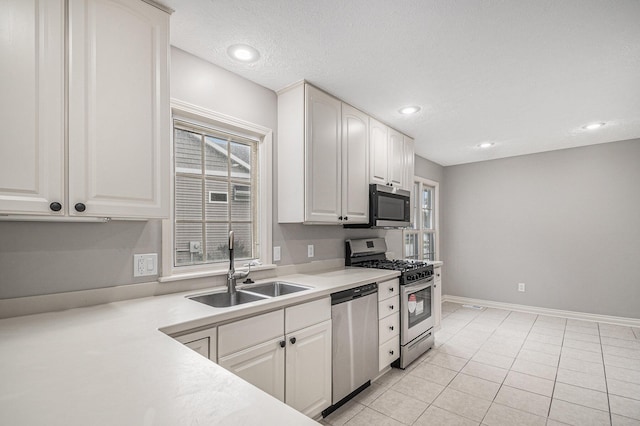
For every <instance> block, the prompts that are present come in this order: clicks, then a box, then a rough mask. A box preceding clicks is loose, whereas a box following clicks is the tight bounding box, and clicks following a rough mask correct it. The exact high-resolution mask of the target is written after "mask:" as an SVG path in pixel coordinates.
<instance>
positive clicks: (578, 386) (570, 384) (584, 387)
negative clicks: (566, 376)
mask: <svg viewBox="0 0 640 426" xmlns="http://www.w3.org/2000/svg"><path fill="white" fill-rule="evenodd" d="M576 373H580V371H576ZM583 374H588V373H583ZM556 382H558V383H563V384H565V385H569V386H574V387H576V388H581V389H587V390H592V391H596V392H601V393H608V390H607V391H601V390H598V389H594V388H588V387H586V386H580V385H576V384H575V383H567V382H563V381H562V380H558V379H557V378H556ZM554 387H555V385H554ZM605 389H607V387H606V380H605Z"/></svg>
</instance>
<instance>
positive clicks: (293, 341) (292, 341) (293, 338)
mask: <svg viewBox="0 0 640 426" xmlns="http://www.w3.org/2000/svg"><path fill="white" fill-rule="evenodd" d="M289 341H290V342H291V344H292V345H295V344H296V338H295V337H292V338H291V339H289Z"/></svg>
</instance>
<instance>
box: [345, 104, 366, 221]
mask: <svg viewBox="0 0 640 426" xmlns="http://www.w3.org/2000/svg"><path fill="white" fill-rule="evenodd" d="M368 188H369V117H368V116H367V115H366V114H364V113H363V112H361V111H358V110H357V109H355V108H353V107H352V106H350V105H347V104H342V217H343V221H344V223H367V222H369V190H368Z"/></svg>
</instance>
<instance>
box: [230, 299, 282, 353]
mask: <svg viewBox="0 0 640 426" xmlns="http://www.w3.org/2000/svg"><path fill="white" fill-rule="evenodd" d="M283 335H284V310H283V309H280V310H279V311H274V312H269V313H268V314H262V315H258V316H255V317H251V318H247V319H243V320H240V321H236V322H232V323H231V324H226V325H221V326H220V327H218V356H219V357H223V356H226V355H229V354H232V353H235V352H238V351H240V350H242V349H246V348H248V347H250V346H255V345H258V344H260V343H264V342H267V341H269V340H273V339H276V338H278V337H281V336H283Z"/></svg>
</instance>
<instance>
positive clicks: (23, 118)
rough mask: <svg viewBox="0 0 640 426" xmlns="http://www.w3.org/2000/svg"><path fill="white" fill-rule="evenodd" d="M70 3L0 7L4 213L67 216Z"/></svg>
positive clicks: (44, 0)
mask: <svg viewBox="0 0 640 426" xmlns="http://www.w3.org/2000/svg"><path fill="white" fill-rule="evenodd" d="M64 3H65V2H64V0H58V1H56V0H41V1H38V0H8V1H3V2H2V4H1V5H0V28H2V30H0V31H1V34H2V35H1V36H0V37H1V38H2V42H1V43H0V57H2V60H0V87H1V88H2V89H1V90H0V92H1V93H2V96H1V97H0V111H1V120H2V133H3V135H2V139H0V213H23V214H55V215H64V209H63V206H64V203H65V199H64V194H65V191H64V142H65V140H64V114H65V111H64V25H65V17H64ZM55 203H58V204H59V205H60V209H59V210H58V211H57V212H55V211H54V210H56V209H57V205H56V204H55ZM50 206H51V207H50ZM52 208H53V210H52Z"/></svg>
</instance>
